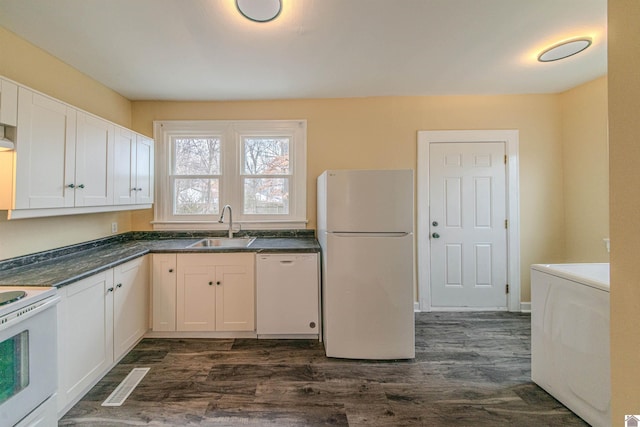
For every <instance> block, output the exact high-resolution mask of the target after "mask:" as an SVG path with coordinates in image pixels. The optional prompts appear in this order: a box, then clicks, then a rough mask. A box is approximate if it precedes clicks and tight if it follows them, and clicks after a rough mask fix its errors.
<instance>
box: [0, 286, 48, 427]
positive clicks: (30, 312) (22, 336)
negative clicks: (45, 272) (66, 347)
mask: <svg viewBox="0 0 640 427" xmlns="http://www.w3.org/2000/svg"><path fill="white" fill-rule="evenodd" d="M59 300H60V298H59V297H58V296H56V289H55V288H48V287H46V288H45V287H26V286H0V303H1V305H0V371H1V372H3V373H6V372H9V373H11V375H9V376H5V377H3V381H0V426H14V425H16V424H18V425H22V424H25V425H32V423H31V421H32V419H33V420H36V421H38V422H40V421H42V424H41V425H54V424H55V418H56V411H55V403H56V402H55V398H54V397H52V396H53V395H54V393H55V391H56V388H57V379H56V376H57V373H56V369H52V367H54V368H55V366H56V365H57V359H56V356H57V352H56V348H57V342H56V332H57V327H56V304H57V303H58V301H59ZM26 417H29V418H26ZM21 420H22V421H24V422H22V421H21ZM34 423H35V422H34Z"/></svg>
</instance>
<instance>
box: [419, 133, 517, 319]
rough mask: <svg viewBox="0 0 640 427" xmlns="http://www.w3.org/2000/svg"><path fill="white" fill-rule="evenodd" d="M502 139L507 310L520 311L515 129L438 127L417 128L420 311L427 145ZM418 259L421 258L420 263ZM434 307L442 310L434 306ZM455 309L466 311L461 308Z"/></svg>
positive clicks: (425, 266) (422, 303)
mask: <svg viewBox="0 0 640 427" xmlns="http://www.w3.org/2000/svg"><path fill="white" fill-rule="evenodd" d="M443 142H446V143H455V142H478V143H481V142H504V144H505V152H506V155H507V166H506V168H507V169H506V185H507V188H506V197H507V207H506V208H507V215H506V216H507V218H506V219H507V220H508V224H509V226H508V227H507V258H508V259H507V283H508V284H509V296H508V298H507V310H509V311H520V190H519V189H520V185H519V153H518V146H519V131H518V130H439V131H418V170H417V193H418V212H417V214H418V221H417V238H418V250H417V262H416V267H417V269H418V305H419V309H420V311H432V310H433V309H434V308H433V307H432V306H431V278H430V271H431V265H430V263H431V261H430V260H431V248H430V244H429V230H430V227H429V197H430V194H429V160H430V159H429V148H430V144H432V143H443ZM421 260H424V261H422V262H421ZM436 310H443V309H442V308H436ZM456 310H467V309H465V308H463V307H460V308H456Z"/></svg>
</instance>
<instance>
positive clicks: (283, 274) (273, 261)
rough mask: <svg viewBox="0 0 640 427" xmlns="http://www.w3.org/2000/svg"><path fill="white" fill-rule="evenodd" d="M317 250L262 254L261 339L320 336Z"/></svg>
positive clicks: (259, 278)
mask: <svg viewBox="0 0 640 427" xmlns="http://www.w3.org/2000/svg"><path fill="white" fill-rule="evenodd" d="M318 272H319V267H318V254H317V253H312V254H310V253H289V254H258V255H257V257H256V279H257V280H256V282H257V283H256V287H257V292H256V300H257V313H256V314H257V316H256V318H257V325H256V326H257V333H258V337H259V338H318V337H320V325H319V324H320V322H319V313H320V306H319V301H320V298H319V294H320V286H319V282H320V281H319V274H318Z"/></svg>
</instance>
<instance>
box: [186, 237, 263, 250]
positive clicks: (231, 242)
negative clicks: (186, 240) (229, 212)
mask: <svg viewBox="0 0 640 427" xmlns="http://www.w3.org/2000/svg"><path fill="white" fill-rule="evenodd" d="M254 240H256V238H255V237H234V238H232V239H230V238H228V237H215V238H213V237H212V238H206V239H202V240H199V241H197V242H195V243H193V244H191V245H189V246H187V247H188V248H191V249H198V248H199V249H216V248H220V249H226V248H246V247H248V246H249V245H250V244H251V243H253V241H254Z"/></svg>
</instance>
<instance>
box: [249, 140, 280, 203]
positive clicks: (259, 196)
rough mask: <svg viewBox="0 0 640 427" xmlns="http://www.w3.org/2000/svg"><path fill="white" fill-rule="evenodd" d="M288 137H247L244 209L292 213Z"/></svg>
mask: <svg viewBox="0 0 640 427" xmlns="http://www.w3.org/2000/svg"><path fill="white" fill-rule="evenodd" d="M289 142H290V141H289V138H286V137H278V138H273V137H271V138H269V137H245V138H243V154H244V159H243V163H244V170H243V175H244V177H243V181H244V188H243V191H244V213H245V214H259V215H261V214H262V215H264V214H267V215H273V214H288V213H289V176H290V174H291V170H290V167H289V145H290V144H289Z"/></svg>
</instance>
